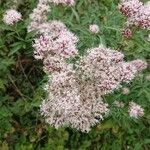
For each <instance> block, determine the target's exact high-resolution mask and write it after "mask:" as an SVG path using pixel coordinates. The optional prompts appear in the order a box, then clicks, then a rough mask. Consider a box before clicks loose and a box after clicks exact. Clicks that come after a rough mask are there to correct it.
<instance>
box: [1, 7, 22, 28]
mask: <svg viewBox="0 0 150 150" xmlns="http://www.w3.org/2000/svg"><path fill="white" fill-rule="evenodd" d="M21 18H22V15H21V13H20V12H18V11H16V10H14V9H9V10H7V11H6V12H5V14H4V16H3V21H4V23H6V24H8V25H14V24H15V23H17V22H18V21H20V20H21Z"/></svg>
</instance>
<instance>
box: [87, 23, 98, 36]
mask: <svg viewBox="0 0 150 150" xmlns="http://www.w3.org/2000/svg"><path fill="white" fill-rule="evenodd" d="M89 30H90V31H91V32H92V33H94V34H96V33H98V32H99V26H98V25H96V24H92V25H90V27H89Z"/></svg>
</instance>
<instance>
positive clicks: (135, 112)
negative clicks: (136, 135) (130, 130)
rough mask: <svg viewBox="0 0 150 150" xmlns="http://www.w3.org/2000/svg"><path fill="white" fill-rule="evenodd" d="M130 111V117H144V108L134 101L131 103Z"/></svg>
mask: <svg viewBox="0 0 150 150" xmlns="http://www.w3.org/2000/svg"><path fill="white" fill-rule="evenodd" d="M128 112H129V115H130V117H133V118H138V117H142V116H143V115H144V109H143V108H142V107H141V106H140V105H138V104H136V103H134V102H130V103H129V110H128Z"/></svg>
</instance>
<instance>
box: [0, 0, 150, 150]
mask: <svg viewBox="0 0 150 150" xmlns="http://www.w3.org/2000/svg"><path fill="white" fill-rule="evenodd" d="M118 2H119V1H118V0H77V3H76V5H75V6H74V7H63V6H53V5H52V6H51V12H50V13H49V19H56V20H61V21H63V22H64V23H65V24H66V25H67V27H68V28H69V29H70V30H71V31H73V32H74V33H76V34H77V36H79V39H80V42H79V44H78V49H79V51H80V54H81V55H82V54H83V53H84V50H86V49H87V48H91V47H96V46H98V45H99V44H104V45H106V46H107V47H111V48H113V49H116V50H119V51H122V52H123V53H124V54H125V56H126V57H125V59H126V60H132V59H136V58H141V59H146V61H147V62H148V64H149V63H150V43H149V42H148V41H147V37H148V31H147V30H138V31H136V32H135V33H134V36H133V37H132V38H131V39H129V40H126V39H124V38H123V37H122V35H121V29H122V28H123V26H124V23H125V18H124V17H123V16H122V15H121V14H120V12H119V11H118V9H117V5H118ZM11 5H12V2H11V1H9V0H1V1H0V35H1V36H0V62H1V63H0V150H9V149H10V150H35V149H37V150H126V149H129V150H149V149H150V128H149V127H150V111H149V106H150V105H149V104H150V81H148V80H146V79H145V76H146V75H147V74H150V67H148V68H147V69H146V71H145V72H144V73H143V74H141V75H139V76H138V77H137V78H136V79H134V80H133V81H132V82H131V83H130V84H128V85H125V86H126V87H128V88H129V89H130V93H129V94H128V95H123V94H122V93H121V91H120V90H119V91H115V93H113V94H110V95H108V96H106V97H105V99H106V100H107V102H108V103H110V104H111V103H113V101H115V100H122V101H123V102H125V104H127V103H128V102H129V101H131V100H133V101H134V102H137V103H138V104H140V105H141V106H142V107H143V108H144V109H145V115H144V117H142V118H140V119H138V120H133V119H131V118H129V116H128V114H125V112H124V110H121V109H119V108H114V109H113V110H111V112H110V116H109V117H108V118H107V119H106V120H105V121H102V123H101V124H99V125H97V126H96V127H94V128H93V129H92V130H91V131H90V132H89V133H88V134H87V133H81V132H79V131H76V130H74V129H70V128H60V129H58V130H56V129H54V128H52V127H50V126H49V125H47V124H45V122H44V119H43V118H42V116H41V115H40V112H39V105H40V103H41V101H42V99H44V97H45V93H44V90H43V86H44V83H45V82H46V80H47V77H46V75H45V74H44V72H43V68H42V62H40V61H37V60H35V59H34V58H33V48H32V42H33V37H34V33H27V29H26V28H27V24H28V21H29V19H28V18H29V17H28V16H29V14H30V13H31V12H32V10H33V8H34V7H35V6H36V0H20V1H18V3H17V9H18V11H20V12H21V13H22V15H23V21H20V22H19V23H17V24H16V25H14V26H8V25H5V24H4V23H3V22H2V17H3V16H2V15H3V13H4V12H5V11H6V10H7V9H9V8H10V7H11ZM92 23H96V24H98V25H99V27H100V33H99V34H97V35H93V34H91V33H90V32H89V25H90V24H92Z"/></svg>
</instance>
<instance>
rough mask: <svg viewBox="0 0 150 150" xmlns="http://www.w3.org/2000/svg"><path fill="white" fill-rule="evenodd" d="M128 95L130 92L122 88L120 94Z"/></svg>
mask: <svg viewBox="0 0 150 150" xmlns="http://www.w3.org/2000/svg"><path fill="white" fill-rule="evenodd" d="M129 93H130V90H129V89H128V88H122V94H124V95H128V94H129Z"/></svg>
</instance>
